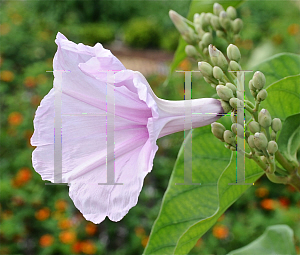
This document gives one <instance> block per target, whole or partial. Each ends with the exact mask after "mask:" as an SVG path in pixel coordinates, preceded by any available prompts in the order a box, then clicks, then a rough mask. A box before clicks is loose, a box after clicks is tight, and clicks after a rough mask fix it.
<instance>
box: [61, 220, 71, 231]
mask: <svg viewBox="0 0 300 255" xmlns="http://www.w3.org/2000/svg"><path fill="white" fill-rule="evenodd" d="M71 226H72V222H71V221H70V220H69V219H63V220H60V221H59V223H58V227H59V228H60V229H67V228H70V227H71Z"/></svg>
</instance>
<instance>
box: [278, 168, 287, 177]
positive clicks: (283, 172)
mask: <svg viewBox="0 0 300 255" xmlns="http://www.w3.org/2000/svg"><path fill="white" fill-rule="evenodd" d="M276 172H278V173H280V174H282V175H288V173H287V171H285V170H283V169H282V168H280V167H279V166H276Z"/></svg>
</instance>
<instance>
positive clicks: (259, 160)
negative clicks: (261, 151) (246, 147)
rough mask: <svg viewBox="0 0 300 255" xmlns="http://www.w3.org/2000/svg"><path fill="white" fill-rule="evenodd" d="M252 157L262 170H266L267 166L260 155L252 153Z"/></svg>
mask: <svg viewBox="0 0 300 255" xmlns="http://www.w3.org/2000/svg"><path fill="white" fill-rule="evenodd" d="M252 159H253V160H254V161H255V162H256V163H257V164H258V165H259V166H260V168H261V169H262V170H264V171H265V172H266V171H267V169H268V166H267V165H266V164H265V163H264V162H262V160H261V159H260V157H258V156H256V155H255V154H253V156H252Z"/></svg>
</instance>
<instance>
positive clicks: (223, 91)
mask: <svg viewBox="0 0 300 255" xmlns="http://www.w3.org/2000/svg"><path fill="white" fill-rule="evenodd" d="M216 90H217V94H218V96H219V97H220V98H221V99H223V100H224V101H229V100H230V98H232V97H233V93H232V90H231V89H229V88H227V87H226V86H223V85H218V86H217V87H216Z"/></svg>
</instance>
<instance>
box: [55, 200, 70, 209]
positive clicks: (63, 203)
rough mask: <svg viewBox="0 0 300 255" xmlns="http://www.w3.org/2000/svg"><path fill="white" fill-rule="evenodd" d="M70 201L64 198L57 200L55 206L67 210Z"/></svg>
mask: <svg viewBox="0 0 300 255" xmlns="http://www.w3.org/2000/svg"><path fill="white" fill-rule="evenodd" d="M67 206H68V203H67V202H66V201H65V200H63V199H59V200H57V201H56V202H55V208H56V210H58V211H65V210H66V209H67Z"/></svg>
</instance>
